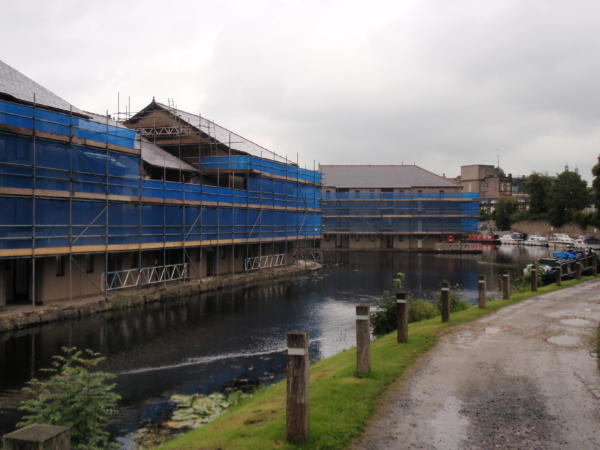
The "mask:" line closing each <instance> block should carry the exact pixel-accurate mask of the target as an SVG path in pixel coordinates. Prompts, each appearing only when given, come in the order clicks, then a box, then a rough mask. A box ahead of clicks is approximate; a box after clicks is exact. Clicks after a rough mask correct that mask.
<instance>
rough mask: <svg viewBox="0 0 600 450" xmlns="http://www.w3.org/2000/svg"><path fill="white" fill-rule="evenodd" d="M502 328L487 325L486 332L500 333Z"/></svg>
mask: <svg viewBox="0 0 600 450" xmlns="http://www.w3.org/2000/svg"><path fill="white" fill-rule="evenodd" d="M501 331H502V330H501V329H500V328H498V327H485V333H486V334H498V333H500V332H501Z"/></svg>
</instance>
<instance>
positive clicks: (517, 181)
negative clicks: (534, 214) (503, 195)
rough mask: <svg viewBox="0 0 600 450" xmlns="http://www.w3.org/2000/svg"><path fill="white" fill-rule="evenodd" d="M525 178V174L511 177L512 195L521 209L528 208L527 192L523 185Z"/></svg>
mask: <svg viewBox="0 0 600 450" xmlns="http://www.w3.org/2000/svg"><path fill="white" fill-rule="evenodd" d="M526 180H527V177H526V176H525V175H522V176H520V177H513V179H512V197H513V198H514V199H515V200H516V201H517V203H519V209H520V210H523V211H525V210H528V209H529V194H527V193H525V186H524V185H525V181H526Z"/></svg>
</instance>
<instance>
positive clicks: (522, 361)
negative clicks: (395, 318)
mask: <svg viewBox="0 0 600 450" xmlns="http://www.w3.org/2000/svg"><path fill="white" fill-rule="evenodd" d="M599 321H600V280H597V279H596V280H591V281H588V282H585V283H582V284H580V285H577V286H575V287H572V288H569V289H565V290H562V291H558V292H554V293H551V294H545V295H543V296H539V297H536V298H532V299H530V300H526V301H524V302H521V303H519V304H516V305H513V306H510V307H507V308H504V309H502V310H501V311H499V312H497V313H495V314H491V315H489V316H486V317H484V318H482V319H479V320H477V321H475V322H472V323H469V324H465V325H462V326H460V327H457V328H456V329H455V331H453V332H451V333H449V334H447V335H445V336H444V337H442V338H441V339H440V342H439V343H438V345H437V346H436V347H435V348H434V349H433V350H432V351H431V352H429V353H428V354H427V355H426V356H425V357H423V358H422V359H421V360H420V361H419V363H417V365H416V366H415V367H414V369H413V370H412V371H411V373H409V374H408V375H407V377H405V378H404V379H402V380H400V381H399V382H397V383H396V384H395V385H394V386H392V388H391V389H390V391H389V393H388V395H387V396H386V398H385V399H384V401H383V402H382V403H381V405H380V407H379V410H378V411H377V413H376V415H375V418H374V419H373V421H372V422H371V424H370V425H369V427H368V428H367V431H366V432H365V434H364V435H363V437H362V438H361V439H360V440H359V441H358V442H356V443H355V445H354V448H355V449H405V448H418V449H493V448H502V449H505V448H515V449H516V448H518V449H555V448H561V449H564V448H568V449H577V450H580V449H581V450H583V449H600V371H599V370H598V366H597V360H596V355H595V339H596V327H597V325H598V322H599Z"/></svg>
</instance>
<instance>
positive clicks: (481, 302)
mask: <svg viewBox="0 0 600 450" xmlns="http://www.w3.org/2000/svg"><path fill="white" fill-rule="evenodd" d="M477 288H478V289H479V297H478V298H477V304H478V306H479V307H480V308H481V309H484V308H485V275H480V276H479V280H478V281H477Z"/></svg>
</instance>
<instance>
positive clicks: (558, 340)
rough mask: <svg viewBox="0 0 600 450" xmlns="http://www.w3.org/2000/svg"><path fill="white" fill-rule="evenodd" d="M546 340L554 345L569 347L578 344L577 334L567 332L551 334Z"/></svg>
mask: <svg viewBox="0 0 600 450" xmlns="http://www.w3.org/2000/svg"><path fill="white" fill-rule="evenodd" d="M548 342H550V343H551V344H555V345H561V346H565V347H571V346H575V345H577V344H579V338H578V337H577V336H569V335H568V334H561V335H559V336H552V337H549V338H548Z"/></svg>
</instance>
